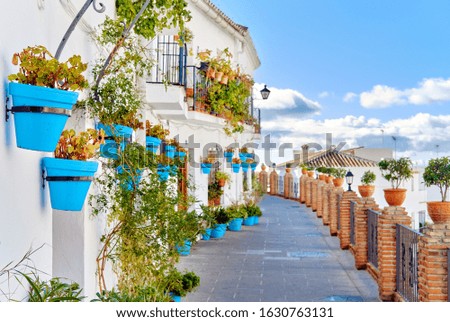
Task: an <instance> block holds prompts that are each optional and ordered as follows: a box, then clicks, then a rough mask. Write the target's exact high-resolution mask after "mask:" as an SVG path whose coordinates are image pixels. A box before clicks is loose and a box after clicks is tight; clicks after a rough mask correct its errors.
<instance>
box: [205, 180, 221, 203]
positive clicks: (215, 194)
mask: <svg viewBox="0 0 450 322" xmlns="http://www.w3.org/2000/svg"><path fill="white" fill-rule="evenodd" d="M222 195H223V191H222V189H221V188H220V186H219V184H218V182H217V181H215V182H213V183H210V184H209V185H208V203H209V205H210V206H219V205H220V198H221V197H222Z"/></svg>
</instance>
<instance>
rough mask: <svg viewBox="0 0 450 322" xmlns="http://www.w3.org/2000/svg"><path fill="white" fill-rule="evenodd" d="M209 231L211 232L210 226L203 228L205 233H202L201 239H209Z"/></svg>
mask: <svg viewBox="0 0 450 322" xmlns="http://www.w3.org/2000/svg"><path fill="white" fill-rule="evenodd" d="M211 232H212V228H206V229H205V233H204V234H202V239H203V240H210V239H211Z"/></svg>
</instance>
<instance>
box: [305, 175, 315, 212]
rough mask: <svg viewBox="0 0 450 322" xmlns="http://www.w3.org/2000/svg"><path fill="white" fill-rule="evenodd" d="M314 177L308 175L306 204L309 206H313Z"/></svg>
mask: <svg viewBox="0 0 450 322" xmlns="http://www.w3.org/2000/svg"><path fill="white" fill-rule="evenodd" d="M313 181H314V179H313V178H310V177H308V178H307V179H306V189H305V191H306V205H307V206H308V207H312V183H313Z"/></svg>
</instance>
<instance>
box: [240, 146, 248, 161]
mask: <svg viewBox="0 0 450 322" xmlns="http://www.w3.org/2000/svg"><path fill="white" fill-rule="evenodd" d="M247 158H248V148H247V147H245V146H244V147H242V148H240V149H239V159H241V162H242V163H245V162H247Z"/></svg>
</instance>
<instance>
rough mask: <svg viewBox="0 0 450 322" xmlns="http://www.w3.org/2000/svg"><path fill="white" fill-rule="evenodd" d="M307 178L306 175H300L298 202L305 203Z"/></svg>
mask: <svg viewBox="0 0 450 322" xmlns="http://www.w3.org/2000/svg"><path fill="white" fill-rule="evenodd" d="M307 180H308V176H307V175H302V176H301V177H300V202H301V203H306V181H307Z"/></svg>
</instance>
